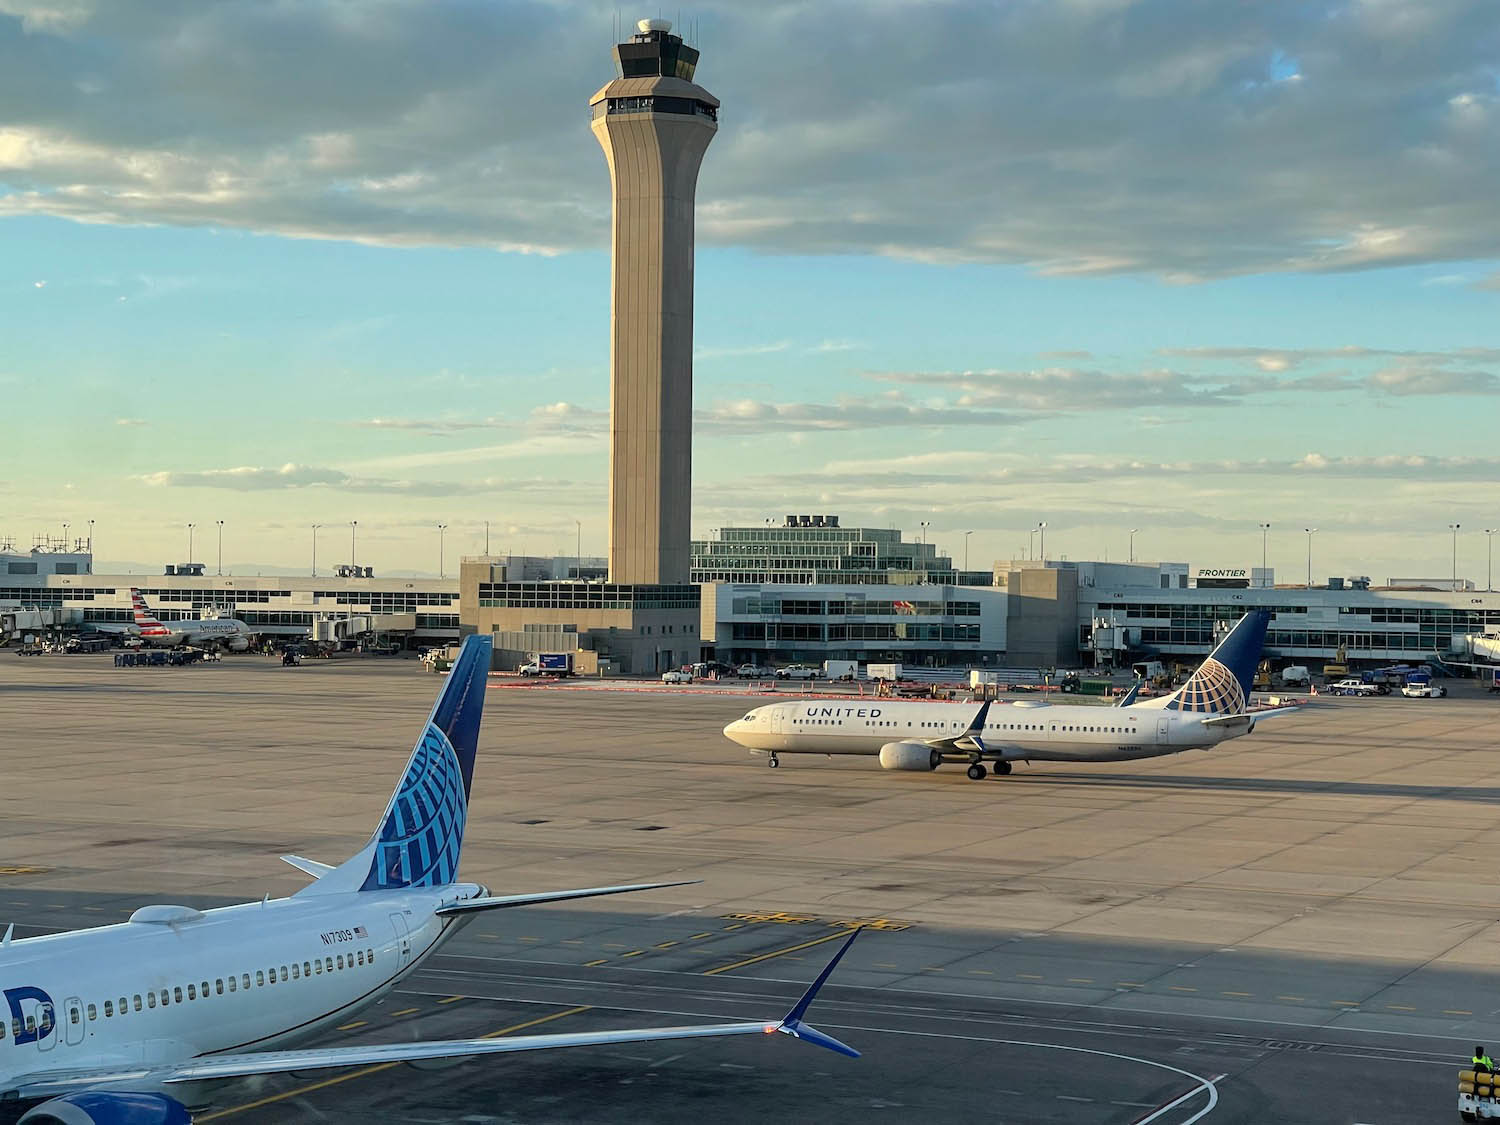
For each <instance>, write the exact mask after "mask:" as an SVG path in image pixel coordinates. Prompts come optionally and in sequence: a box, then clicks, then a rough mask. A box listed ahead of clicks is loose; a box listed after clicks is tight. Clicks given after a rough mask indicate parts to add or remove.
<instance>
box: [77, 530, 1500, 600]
mask: <svg viewBox="0 0 1500 1125" xmlns="http://www.w3.org/2000/svg"><path fill="white" fill-rule="evenodd" d="M93 522H94V521H93V520H89V523H93ZM1497 531H1500V527H1487V528H1485V529H1484V536H1485V549H1484V588H1485V590H1486V591H1493V590H1494V589H1495V568H1494V565H1493V564H1494V561H1495V532H1497Z"/></svg>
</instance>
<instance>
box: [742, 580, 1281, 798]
mask: <svg viewBox="0 0 1500 1125" xmlns="http://www.w3.org/2000/svg"><path fill="white" fill-rule="evenodd" d="M1270 619H1271V615H1270V614H1269V613H1267V612H1266V611H1265V610H1254V611H1252V612H1250V613H1247V614H1246V615H1245V616H1244V617H1242V618H1240V620H1239V621H1238V622H1237V623H1236V624H1235V626H1234V628H1233V629H1231V630H1230V631H1229V633H1228V635H1226V636H1225V637H1224V639H1223V640H1222V641H1220V642H1219V644H1218V646H1217V647H1216V648H1215V649H1214V650H1213V652H1212V653H1210V654H1209V657H1208V659H1207V660H1205V661H1204V662H1203V663H1202V665H1200V666H1199V668H1198V670H1197V671H1196V672H1194V673H1193V674H1192V676H1190V677H1189V678H1188V681H1187V682H1186V683H1185V684H1183V685H1182V686H1181V687H1180V688H1178V689H1177V690H1176V691H1174V692H1173V693H1172V694H1171V695H1167V696H1162V697H1160V698H1157V699H1150V700H1146V701H1145V702H1142V703H1133V704H1131V705H1130V706H1126V707H1089V706H1076V705H1073V706H1054V705H1053V704H1050V703H1044V702H1040V701H1036V700H1021V701H1018V702H1015V703H1006V704H1000V705H998V706H994V705H992V704H991V703H988V702H986V703H984V704H982V705H980V706H979V707H978V709H977V710H971V709H969V708H966V707H963V706H959V705H955V704H952V703H918V702H911V701H898V700H885V699H881V700H874V699H871V700H864V699H861V700H859V701H857V702H855V701H850V702H848V703H842V702H838V701H835V700H799V701H797V702H795V703H772V704H769V705H768V706H765V707H757V708H756V709H755V710H753V711H751V712H750V713H749V714H748V715H746V716H745V717H744V718H742V719H736V720H735V721H734V722H732V723H730V724H729V725H728V726H726V727H725V728H724V734H725V735H726V736H727V737H728V738H729V739H730V740H732V741H734V742H737V743H739V744H740V745H741V746H746V747H749V748H750V749H751V750H752V751H754V752H756V753H759V754H765V755H768V756H769V763H768V764H770V765H772V766H776V765H779V764H780V759H779V755H781V754H863V755H868V756H871V757H877V756H878V757H879V759H880V764H881V766H882V767H884V768H885V769H888V770H935V769H937V768H938V766H940V765H942V764H943V763H944V762H967V763H968V765H969V776H970V777H971V778H973V779H974V780H975V781H979V780H982V779H983V778H984V777H985V776H986V774H987V773H988V770H987V769H986V768H985V763H986V762H991V763H993V765H994V770H995V772H996V773H997V774H1008V773H1010V772H1011V768H1012V763H1014V762H1017V761H1024V762H1031V761H1043V762H1120V761H1128V760H1130V759H1133V758H1154V757H1157V756H1159V755H1162V754H1177V753H1180V752H1181V751H1183V750H1202V749H1207V748H1209V747H1212V746H1217V745H1218V744H1219V743H1220V742H1223V741H1224V740H1226V739H1229V738H1238V737H1239V736H1240V735H1242V734H1249V733H1250V732H1251V731H1252V730H1254V729H1255V724H1256V722H1257V721H1258V720H1259V719H1262V718H1265V717H1267V716H1270V715H1278V714H1284V713H1286V712H1287V711H1292V710H1296V708H1294V707H1281V708H1268V709H1265V710H1261V711H1256V712H1254V713H1249V712H1247V710H1246V704H1247V703H1248V701H1249V698H1250V685H1251V680H1252V678H1253V677H1254V675H1255V666H1256V665H1257V664H1258V663H1259V662H1260V654H1261V648H1262V647H1263V646H1264V644H1265V639H1266V626H1267V624H1268V623H1269V622H1270Z"/></svg>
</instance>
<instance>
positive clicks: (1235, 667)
mask: <svg viewBox="0 0 1500 1125" xmlns="http://www.w3.org/2000/svg"><path fill="white" fill-rule="evenodd" d="M1270 623H1271V615H1270V613H1269V612H1267V611H1266V610H1263V609H1253V610H1251V611H1250V612H1249V613H1247V614H1245V616H1244V617H1242V618H1240V619H1239V621H1237V622H1236V623H1235V626H1234V628H1233V629H1231V630H1229V633H1228V634H1227V635H1226V636H1225V637H1224V639H1223V640H1222V641H1220V642H1219V644H1218V647H1216V648H1215V649H1214V650H1213V652H1212V653H1210V654H1209V657H1208V659H1207V660H1205V661H1204V662H1203V663H1202V665H1200V666H1199V668H1198V670H1197V671H1196V672H1194V673H1193V674H1192V675H1191V676H1189V677H1188V681H1187V683H1185V684H1183V685H1182V687H1180V688H1178V689H1177V691H1176V692H1175V693H1174V694H1173V695H1172V697H1171V698H1170V699H1168V700H1167V703H1166V708H1167V710H1169V711H1197V712H1202V713H1205V714H1213V715H1240V714H1243V713H1244V711H1245V706H1246V704H1247V703H1249V701H1250V688H1251V685H1252V683H1253V682H1254V679H1255V666H1256V665H1257V664H1259V663H1260V654H1261V650H1262V649H1263V648H1264V647H1265V643H1266V628H1267V626H1269V625H1270Z"/></svg>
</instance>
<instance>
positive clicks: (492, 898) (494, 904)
mask: <svg viewBox="0 0 1500 1125" xmlns="http://www.w3.org/2000/svg"><path fill="white" fill-rule="evenodd" d="M281 858H282V859H285V860H286V861H287V862H288V863H291V862H292V859H294V858H296V857H291V858H288V857H287V856H282V857H281ZM292 866H293V867H297V866H300V864H292ZM304 870H305V869H304ZM699 882H702V880H701V879H684V880H682V881H681V882H677V883H628V884H625V885H623V886H618V887H584V888H583V889H581V890H576V891H538V892H536V893H535V894H525V895H488V896H486V897H484V898H469V899H464V900H463V901H462V902H455V903H452V904H451V905H449V906H440V907H438V909H437V915H438V917H440V918H449V917H452V916H454V915H457V914H477V913H479V912H480V911H482V910H504V909H505V908H506V907H508V906H535V905H536V904H537V903H539V902H565V901H566V900H568V899H570V898H594V897H596V896H598V895H624V894H629V893H630V892H631V891H659V890H661V889H662V888H663V887H689V886H692V885H693V884H694V883H699Z"/></svg>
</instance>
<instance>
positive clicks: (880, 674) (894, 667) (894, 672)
mask: <svg viewBox="0 0 1500 1125" xmlns="http://www.w3.org/2000/svg"><path fill="white" fill-rule="evenodd" d="M865 675H867V676H869V677H870V679H872V680H887V681H889V682H892V683H894V682H895V681H897V680H899V679H901V665H899V664H866V665H865Z"/></svg>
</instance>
